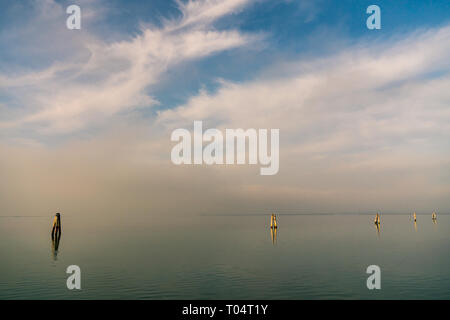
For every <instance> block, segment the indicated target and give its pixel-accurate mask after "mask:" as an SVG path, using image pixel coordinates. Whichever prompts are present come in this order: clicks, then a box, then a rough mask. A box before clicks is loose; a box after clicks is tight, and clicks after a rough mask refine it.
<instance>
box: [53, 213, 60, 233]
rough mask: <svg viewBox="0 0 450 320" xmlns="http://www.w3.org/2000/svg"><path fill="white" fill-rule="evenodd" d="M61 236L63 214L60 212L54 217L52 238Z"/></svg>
mask: <svg viewBox="0 0 450 320" xmlns="http://www.w3.org/2000/svg"><path fill="white" fill-rule="evenodd" d="M60 236H61V214H60V213H59V212H58V213H57V214H56V215H55V218H54V219H53V226H52V239H54V238H55V237H56V238H59V237H60Z"/></svg>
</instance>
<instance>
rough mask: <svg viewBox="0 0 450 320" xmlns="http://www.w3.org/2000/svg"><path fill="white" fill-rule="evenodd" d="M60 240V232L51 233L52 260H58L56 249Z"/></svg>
mask: <svg viewBox="0 0 450 320" xmlns="http://www.w3.org/2000/svg"><path fill="white" fill-rule="evenodd" d="M60 240H61V233H60V232H58V233H56V235H53V234H52V254H53V260H55V261H56V260H58V249H59V242H60Z"/></svg>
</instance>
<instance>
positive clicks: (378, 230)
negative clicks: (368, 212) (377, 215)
mask: <svg viewBox="0 0 450 320" xmlns="http://www.w3.org/2000/svg"><path fill="white" fill-rule="evenodd" d="M375 229H377V235H378V238H380V230H381V223H375Z"/></svg>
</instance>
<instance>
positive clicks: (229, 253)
mask: <svg viewBox="0 0 450 320" xmlns="http://www.w3.org/2000/svg"><path fill="white" fill-rule="evenodd" d="M269 218H270V216H269V215H239V214H237V215H229V216H224V215H223V216H214V215H204V216H201V215H199V216H195V217H180V218H174V219H173V220H172V221H170V223H167V222H165V223H162V222H158V219H157V217H154V216H152V217H145V216H143V217H134V218H133V219H123V221H120V219H119V220H117V219H116V220H114V221H111V222H108V221H103V222H92V221H89V219H82V218H77V217H76V216H70V215H64V214H63V215H62V227H63V230H62V237H61V239H60V243H59V246H58V248H57V250H56V248H55V244H54V243H53V242H52V240H51V237H50V227H51V223H52V219H53V217H52V215H49V216H45V217H43V216H35V217H18V216H14V217H7V216H2V217H0V299H450V254H449V253H450V252H449V249H450V215H444V214H441V215H438V217H437V222H436V223H433V221H432V219H431V215H430V214H429V215H418V216H417V224H414V222H413V221H412V218H411V216H410V215H406V214H405V215H388V214H385V215H382V216H381V219H382V224H381V228H380V230H377V228H376V227H375V225H374V223H373V216H369V215H351V214H348V215H346V214H327V215H279V216H278V223H279V227H278V229H277V231H276V235H274V234H273V233H272V232H271V230H270V228H269ZM70 265H78V266H79V267H80V269H81V290H69V289H67V286H66V280H67V278H68V277H69V274H67V273H66V269H67V267H68V266H70ZM369 265H378V266H379V267H380V268H381V289H380V290H369V289H368V288H367V286H366V281H367V278H368V277H369V274H367V273H366V269H367V267H368V266H369Z"/></svg>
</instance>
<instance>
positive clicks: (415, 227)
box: [414, 219, 417, 232]
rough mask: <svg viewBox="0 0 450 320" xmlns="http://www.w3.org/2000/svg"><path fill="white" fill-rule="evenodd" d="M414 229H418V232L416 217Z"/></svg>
mask: <svg viewBox="0 0 450 320" xmlns="http://www.w3.org/2000/svg"><path fill="white" fill-rule="evenodd" d="M414 230H416V232H417V222H416V220H415V219H414Z"/></svg>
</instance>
